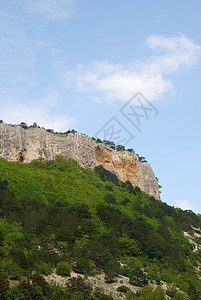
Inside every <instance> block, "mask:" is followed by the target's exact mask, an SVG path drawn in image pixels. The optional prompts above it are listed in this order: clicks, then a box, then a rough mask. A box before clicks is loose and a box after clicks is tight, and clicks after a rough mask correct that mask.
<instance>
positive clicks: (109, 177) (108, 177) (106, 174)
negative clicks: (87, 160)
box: [94, 166, 119, 186]
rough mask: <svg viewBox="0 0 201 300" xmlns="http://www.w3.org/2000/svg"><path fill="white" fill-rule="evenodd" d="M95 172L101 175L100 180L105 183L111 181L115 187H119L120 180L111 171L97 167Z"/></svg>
mask: <svg viewBox="0 0 201 300" xmlns="http://www.w3.org/2000/svg"><path fill="white" fill-rule="evenodd" d="M94 171H95V172H96V173H98V174H99V175H100V178H101V179H102V180H103V181H111V182H113V183H114V184H115V185H117V186H118V185H119V179H118V178H117V176H116V175H115V174H113V173H111V172H110V171H108V170H106V169H104V168H103V166H97V167H95V168H94Z"/></svg>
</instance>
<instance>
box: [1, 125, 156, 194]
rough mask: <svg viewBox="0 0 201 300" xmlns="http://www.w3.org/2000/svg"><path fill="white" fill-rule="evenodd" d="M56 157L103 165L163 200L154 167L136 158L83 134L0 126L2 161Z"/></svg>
mask: <svg viewBox="0 0 201 300" xmlns="http://www.w3.org/2000/svg"><path fill="white" fill-rule="evenodd" d="M56 155H62V156H64V157H66V158H72V159H75V160H77V161H78V162H79V163H80V165H81V166H89V167H90V168H92V169H93V168H94V167H95V166H98V165H103V167H104V168H105V169H107V170H109V171H111V172H113V173H115V174H116V175H117V176H118V178H119V179H120V180H122V181H124V182H125V181H126V180H129V181H130V182H131V183H132V184H133V186H139V187H140V189H141V190H142V191H144V192H146V193H147V194H149V195H151V196H154V197H155V198H156V199H160V194H159V189H158V182H157V180H156V178H155V175H154V172H153V170H152V168H151V166H150V165H149V164H148V163H146V162H140V161H139V158H138V156H137V155H136V154H133V153H130V152H128V151H116V150H113V149H111V148H109V147H108V146H106V145H105V144H101V143H97V142H96V141H94V140H92V139H91V138H90V137H89V136H87V135H84V134H80V133H74V134H73V133H69V134H67V135H64V134H53V133H49V132H47V131H46V130H45V129H41V128H29V129H24V128H22V127H21V126H19V125H9V124H4V123H1V124H0V157H3V158H5V159H7V160H10V161H19V162H23V163H29V162H31V161H32V160H33V159H37V158H39V157H43V158H45V159H47V160H52V159H55V157H56Z"/></svg>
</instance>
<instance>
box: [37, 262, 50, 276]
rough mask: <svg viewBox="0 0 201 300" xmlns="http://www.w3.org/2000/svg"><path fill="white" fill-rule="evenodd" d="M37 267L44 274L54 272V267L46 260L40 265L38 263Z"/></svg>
mask: <svg viewBox="0 0 201 300" xmlns="http://www.w3.org/2000/svg"><path fill="white" fill-rule="evenodd" d="M35 269H36V270H37V271H38V272H39V273H41V274H43V275H48V274H50V273H52V267H51V266H49V265H48V264H47V263H45V262H41V263H39V264H38V265H36V267H35Z"/></svg>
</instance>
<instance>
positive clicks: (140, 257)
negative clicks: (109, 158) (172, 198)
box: [0, 156, 201, 300]
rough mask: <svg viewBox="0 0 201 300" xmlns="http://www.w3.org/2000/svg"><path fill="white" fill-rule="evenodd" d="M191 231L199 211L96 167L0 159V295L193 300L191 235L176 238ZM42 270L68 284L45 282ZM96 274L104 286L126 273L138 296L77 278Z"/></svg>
mask: <svg viewBox="0 0 201 300" xmlns="http://www.w3.org/2000/svg"><path fill="white" fill-rule="evenodd" d="M200 228H201V216H200V215H197V214H195V213H193V212H192V211H189V210H187V211H182V210H181V209H179V208H175V207H171V206H169V205H167V204H166V203H163V202H162V201H159V200H156V199H155V198H154V197H152V196H149V195H147V194H146V193H144V192H143V191H141V190H140V188H139V187H133V186H132V184H131V183H130V182H129V181H126V182H125V183H124V182H121V181H120V180H119V179H118V178H117V176H116V175H114V174H112V173H111V172H109V171H107V170H106V169H104V168H103V167H102V166H98V167H95V169H94V170H91V169H89V168H87V167H86V168H82V167H81V166H80V165H79V164H78V163H77V162H76V161H74V160H72V159H68V160H67V159H65V158H63V157H61V156H57V158H56V159H55V160H54V161H45V160H44V159H42V158H39V159H37V160H33V161H32V162H31V163H29V164H22V163H19V162H18V163H15V162H8V161H6V160H5V159H3V158H0V299H10V300H11V299H25V300H26V299H27V300H28V299H103V300H104V299H120V297H122V299H139V300H140V299H150V300H151V299H154V300H157V299H192V300H193V299H201V280H200V277H201V248H200V249H199V245H200V244H201V238H200V237H197V239H195V242H194V243H191V242H190V240H189V239H188V238H187V237H186V236H185V235H184V232H186V233H188V235H190V236H193V235H194V233H195V232H197V233H198V236H199V234H201V231H200ZM195 245H197V248H195V247H196V246H195ZM52 272H56V274H58V275H60V276H63V277H68V283H67V284H66V285H65V286H61V285H56V284H55V283H48V282H47V281H46V280H45V277H44V276H47V275H48V274H51V273H52ZM72 272H76V273H78V274H80V275H84V276H78V277H71V273H72ZM101 273H104V280H105V283H106V284H108V285H110V284H112V283H114V282H115V281H117V280H118V277H119V276H125V277H127V278H128V279H129V283H130V285H131V286H134V287H138V288H139V289H138V292H134V291H133V290H132V289H130V288H128V287H127V286H124V285H122V286H120V287H118V291H117V292H118V293H119V298H115V296H114V295H112V294H106V293H105V292H104V290H101V289H99V288H97V287H96V286H95V285H92V284H91V283H90V282H89V281H88V280H87V278H88V276H97V274H101ZM164 285H165V286H166V288H165V289H164V288H163V287H164Z"/></svg>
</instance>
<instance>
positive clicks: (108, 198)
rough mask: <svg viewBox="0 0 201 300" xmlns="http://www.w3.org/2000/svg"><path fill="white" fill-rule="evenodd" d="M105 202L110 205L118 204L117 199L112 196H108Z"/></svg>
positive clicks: (105, 197)
mask: <svg viewBox="0 0 201 300" xmlns="http://www.w3.org/2000/svg"><path fill="white" fill-rule="evenodd" d="M104 200H105V202H107V203H108V204H116V203H117V200H116V198H115V197H114V196H113V195H112V194H106V195H105V196H104Z"/></svg>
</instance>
